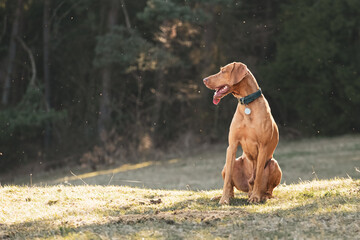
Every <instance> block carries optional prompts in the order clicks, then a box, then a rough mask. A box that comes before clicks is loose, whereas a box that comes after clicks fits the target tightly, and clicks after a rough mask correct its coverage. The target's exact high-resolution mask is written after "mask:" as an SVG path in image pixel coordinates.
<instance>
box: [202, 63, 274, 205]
mask: <svg viewBox="0 0 360 240" xmlns="http://www.w3.org/2000/svg"><path fill="white" fill-rule="evenodd" d="M203 81H204V84H205V85H206V87H208V88H209V89H212V90H215V94H214V97H213V103H214V104H218V103H219V102H220V100H221V98H223V97H224V96H226V95H227V94H229V93H232V94H233V95H234V96H235V97H236V98H238V100H239V103H238V105H237V108H236V111H235V114H234V116H233V119H232V122H231V125H230V131H229V138H228V141H229V146H228V148H227V151H226V163H225V169H224V170H225V171H224V173H225V178H224V187H223V193H222V197H221V199H220V201H219V203H220V204H229V202H230V198H231V197H232V196H233V186H232V179H233V174H234V166H235V157H236V151H237V148H238V146H239V145H241V147H242V149H243V153H244V154H245V156H246V157H247V158H248V159H249V160H250V161H251V162H252V163H253V164H252V165H253V171H252V174H251V178H250V180H249V183H252V182H254V186H253V188H252V189H249V202H252V203H257V202H260V201H263V200H266V199H267V198H269V196H268V195H267V194H266V192H263V191H262V185H263V183H262V181H263V179H264V176H263V175H264V169H265V165H266V163H267V161H269V160H270V159H272V158H273V153H274V151H275V148H276V146H277V144H278V142H279V131H278V128H277V125H276V123H275V121H274V119H273V117H272V115H271V111H270V107H269V104H268V102H267V100H266V99H265V97H264V95H263V94H262V93H261V90H260V88H259V85H258V84H257V82H256V80H255V77H254V76H253V75H252V73H251V72H250V71H249V70H248V68H247V67H246V65H245V64H243V63H240V62H234V63H230V64H228V65H226V66H225V67H222V68H221V70H220V72H219V73H217V74H214V75H211V76H209V77H207V78H205V79H204V80H203Z"/></svg>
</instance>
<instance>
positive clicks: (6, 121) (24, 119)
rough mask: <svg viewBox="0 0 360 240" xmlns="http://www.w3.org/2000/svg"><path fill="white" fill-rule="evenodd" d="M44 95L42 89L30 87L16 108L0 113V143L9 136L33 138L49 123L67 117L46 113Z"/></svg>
mask: <svg viewBox="0 0 360 240" xmlns="http://www.w3.org/2000/svg"><path fill="white" fill-rule="evenodd" d="M43 102H44V100H43V94H42V92H41V89H40V88H35V87H34V88H33V87H29V88H28V89H27V91H26V93H25V95H24V97H23V99H22V100H21V102H20V103H19V104H18V105H17V106H16V107H14V108H9V109H6V110H3V111H1V112H0V128H1V135H0V141H6V140H7V139H8V137H9V136H16V135H21V137H22V138H32V137H34V136H37V135H39V129H41V128H42V127H44V124H45V123H46V122H49V121H56V120H59V119H62V118H64V117H65V112H58V111H55V110H53V109H51V110H49V111H46V110H45V106H44V104H43Z"/></svg>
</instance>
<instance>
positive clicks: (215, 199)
mask: <svg viewBox="0 0 360 240" xmlns="http://www.w3.org/2000/svg"><path fill="white" fill-rule="evenodd" d="M220 199H221V196H215V197H212V198H210V201H219V200H220Z"/></svg>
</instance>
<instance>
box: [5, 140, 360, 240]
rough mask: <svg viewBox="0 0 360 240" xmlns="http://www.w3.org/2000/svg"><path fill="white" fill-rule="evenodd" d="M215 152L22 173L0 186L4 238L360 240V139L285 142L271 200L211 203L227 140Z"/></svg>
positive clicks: (278, 153)
mask: <svg viewBox="0 0 360 240" xmlns="http://www.w3.org/2000/svg"><path fill="white" fill-rule="evenodd" d="M209 149H211V151H209V150H207V149H205V150H203V151H200V152H199V153H197V154H194V155H193V156H192V157H183V158H175V159H167V160H164V161H161V162H157V161H147V162H144V163H139V164H132V165H131V164H128V165H122V166H118V167H114V168H112V169H103V170H99V171H96V172H87V171H86V170H84V169H62V170H58V171H54V172H50V173H39V174H33V176H32V186H29V175H28V176H25V177H19V178H15V179H14V183H19V184H3V185H2V187H0V239H142V238H144V239H228V238H230V239H359V236H360V180H359V176H360V173H359V172H357V170H356V169H359V168H360V154H359V153H360V137H359V136H345V137H337V138H331V139H307V140H301V141H293V142H284V143H281V144H280V145H279V147H278V149H277V151H276V155H275V158H276V159H277V160H278V162H279V164H280V166H281V168H282V170H283V173H284V175H283V181H282V184H281V185H280V186H279V187H277V188H276V189H275V191H274V195H275V198H273V199H271V200H268V201H267V202H266V203H261V204H248V203H247V195H246V194H245V193H239V192H236V196H235V199H233V200H232V201H231V204H230V206H219V205H218V204H217V202H216V201H211V198H212V197H214V196H219V195H220V194H221V190H220V188H221V184H222V179H221V177H220V170H221V168H222V166H223V164H224V161H225V159H224V158H225V156H224V155H225V154H224V152H225V146H216V147H211V148H209ZM70 170H71V172H70ZM64 172H65V173H66V174H65V175H64ZM24 184H27V185H24Z"/></svg>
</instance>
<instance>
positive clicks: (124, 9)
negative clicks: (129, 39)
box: [121, 0, 131, 29]
mask: <svg viewBox="0 0 360 240" xmlns="http://www.w3.org/2000/svg"><path fill="white" fill-rule="evenodd" d="M121 9H122V10H123V13H124V16H125V24H126V28H127V29H131V24H130V18H129V14H128V12H127V9H126V5H125V0H121Z"/></svg>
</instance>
